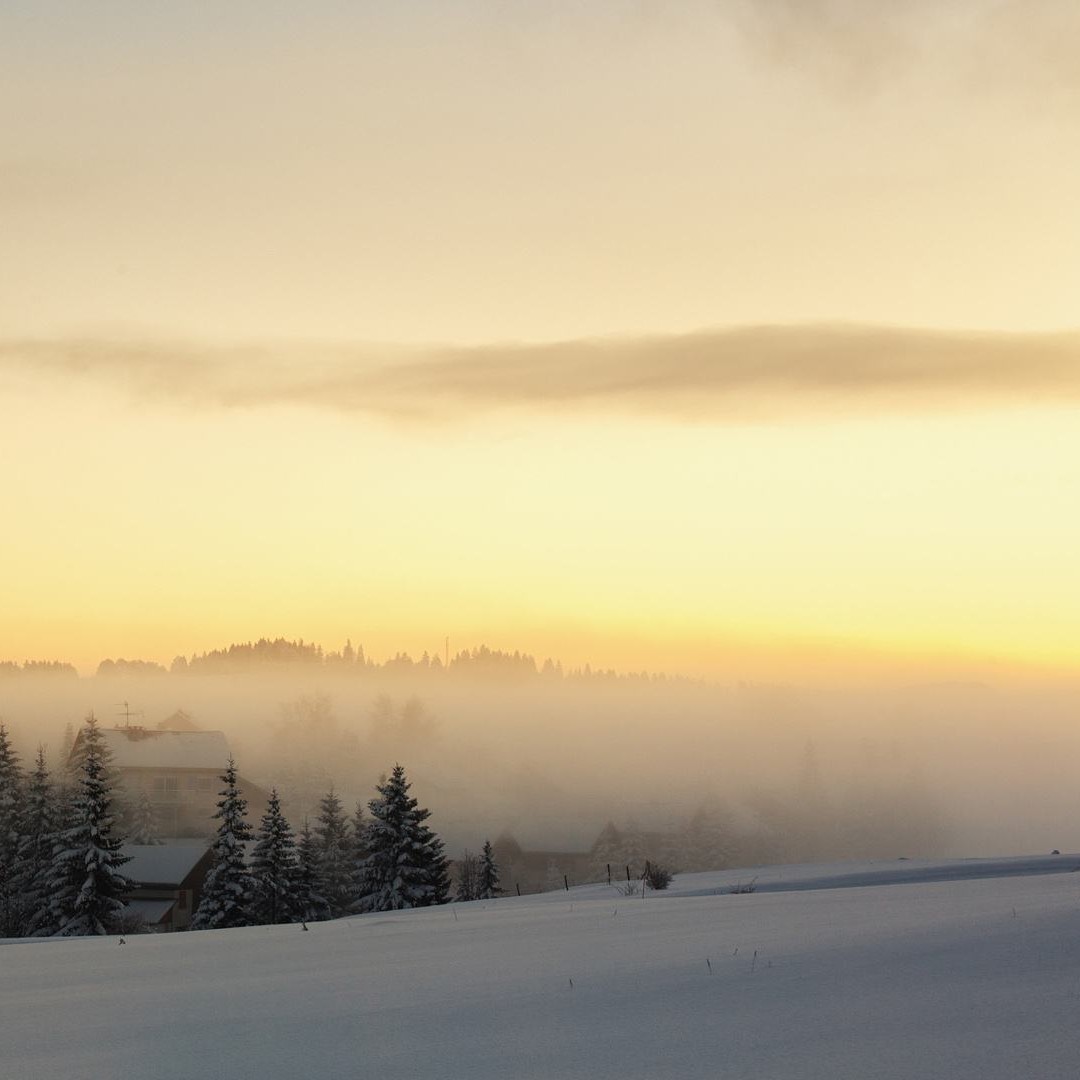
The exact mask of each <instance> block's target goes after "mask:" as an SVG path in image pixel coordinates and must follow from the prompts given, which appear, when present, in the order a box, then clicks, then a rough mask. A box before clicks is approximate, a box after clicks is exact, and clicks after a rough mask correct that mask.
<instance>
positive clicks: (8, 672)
mask: <svg viewBox="0 0 1080 1080" xmlns="http://www.w3.org/2000/svg"><path fill="white" fill-rule="evenodd" d="M23 675H60V676H63V677H64V678H71V679H77V678H78V677H79V673H78V672H77V671H76V670H75V668H74V667H73V666H72V665H71V664H65V663H63V661H60V660H26V661H24V662H23V663H21V664H19V663H16V662H15V661H13V660H0V679H2V678H13V677H19V676H23Z"/></svg>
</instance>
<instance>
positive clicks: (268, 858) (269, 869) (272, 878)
mask: <svg viewBox="0 0 1080 1080" xmlns="http://www.w3.org/2000/svg"><path fill="white" fill-rule="evenodd" d="M296 874H297V863H296V839H295V837H294V836H293V831H292V827H291V826H290V825H289V823H288V821H286V820H285V815H284V814H282V812H281V802H280V801H279V799H278V793H277V788H272V789H271V791H270V800H269V802H268V803H267V804H266V813H265V814H263V818H262V822H261V824H260V826H259V832H258V834H257V835H256V838H255V849H254V851H253V852H252V857H251V876H252V877H253V878H254V879H255V892H254V897H253V903H252V913H253V915H254V917H255V921H256V922H258V923H269V924H274V923H287V922H292V921H293V918H294V916H295V915H296V896H295V890H296Z"/></svg>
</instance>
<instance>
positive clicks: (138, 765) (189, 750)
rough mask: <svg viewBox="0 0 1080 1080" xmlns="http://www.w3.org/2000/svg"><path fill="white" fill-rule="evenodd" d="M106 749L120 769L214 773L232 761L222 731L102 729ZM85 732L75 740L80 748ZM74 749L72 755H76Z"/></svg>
mask: <svg viewBox="0 0 1080 1080" xmlns="http://www.w3.org/2000/svg"><path fill="white" fill-rule="evenodd" d="M101 734H102V736H103V737H104V739H105V745H106V746H107V747H108V748H109V752H110V753H111V754H112V764H113V765H114V766H115V767H116V768H118V769H214V770H215V771H217V772H221V771H222V770H223V769H224V768H225V765H226V764H227V763H228V760H229V744H228V742H227V741H226V740H225V736H224V734H223V733H222V732H220V731H153V730H149V729H147V728H142V727H119V728H102V729H101ZM81 739H82V732H81V731H80V732H79V738H78V739H77V740H76V743H75V747H78V744H79V740H81ZM75 747H73V748H72V752H73V753H74V752H75Z"/></svg>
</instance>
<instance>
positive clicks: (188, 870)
mask: <svg viewBox="0 0 1080 1080" xmlns="http://www.w3.org/2000/svg"><path fill="white" fill-rule="evenodd" d="M123 852H124V854H125V855H128V856H130V858H131V861H130V862H128V863H126V864H125V865H124V868H123V869H124V873H125V874H126V875H127V876H128V877H129V878H131V880H132V881H133V882H135V888H134V889H133V890H132V891H131V892H130V893H129V894H128V904H127V909H126V910H127V914H128V916H130V917H132V918H134V919H137V920H138V921H140V922H141V923H142V924H143V925H145V926H146V928H147V929H149V930H152V931H155V932H162V931H168V930H186V929H188V927H189V926H190V925H191V916H192V914H193V913H194V911H195V909H196V908H197V907H198V906H199V898H200V896H201V895H202V887H203V882H204V881H205V880H206V875H207V873H208V872H209V870H210V863H211V861H212V859H213V852H212V851H211V850H210V848H208V847H206V846H205V845H204V844H200V843H198V842H195V843H188V844H125V845H124V848H123Z"/></svg>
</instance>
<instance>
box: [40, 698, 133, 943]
mask: <svg viewBox="0 0 1080 1080" xmlns="http://www.w3.org/2000/svg"><path fill="white" fill-rule="evenodd" d="M109 776H110V771H109V752H108V747H107V746H106V745H105V739H104V736H103V734H102V732H101V729H100V728H99V727H98V723H97V719H96V718H95V716H94V714H93V713H91V714H90V715H89V717H87V720H86V723H85V725H84V726H83V729H82V751H81V753H80V755H79V771H78V776H77V782H76V790H75V796H74V799H73V802H72V805H71V817H70V820H69V821H68V822H67V823H66V826H65V827H63V828H62V829H61V830H60V832H59V833H58V834H57V842H56V844H55V846H54V848H53V859H52V866H51V867H50V871H49V890H50V900H49V916H50V919H51V921H52V923H53V924H54V925H55V926H56V928H57V929H56V935H57V936H60V937H74V936H84V935H92V934H106V933H108V932H109V930H110V929H111V927H112V926H113V925H114V924H115V922H116V920H117V919H118V918H119V917H120V915H121V914H122V912H123V909H124V905H125V904H126V903H127V901H126V899H125V897H126V894H127V893H128V892H130V891H131V889H132V888H133V883H132V882H131V881H130V880H129V879H128V878H127V877H126V876H125V875H124V873H123V872H122V871H121V869H120V868H121V867H122V866H123V865H124V864H125V863H126V862H127V861H128V856H126V855H123V854H121V851H120V848H121V846H122V844H123V838H122V837H121V836H119V835H116V834H115V833H114V830H113V819H112V813H111V807H112V791H111V784H110V780H109Z"/></svg>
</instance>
